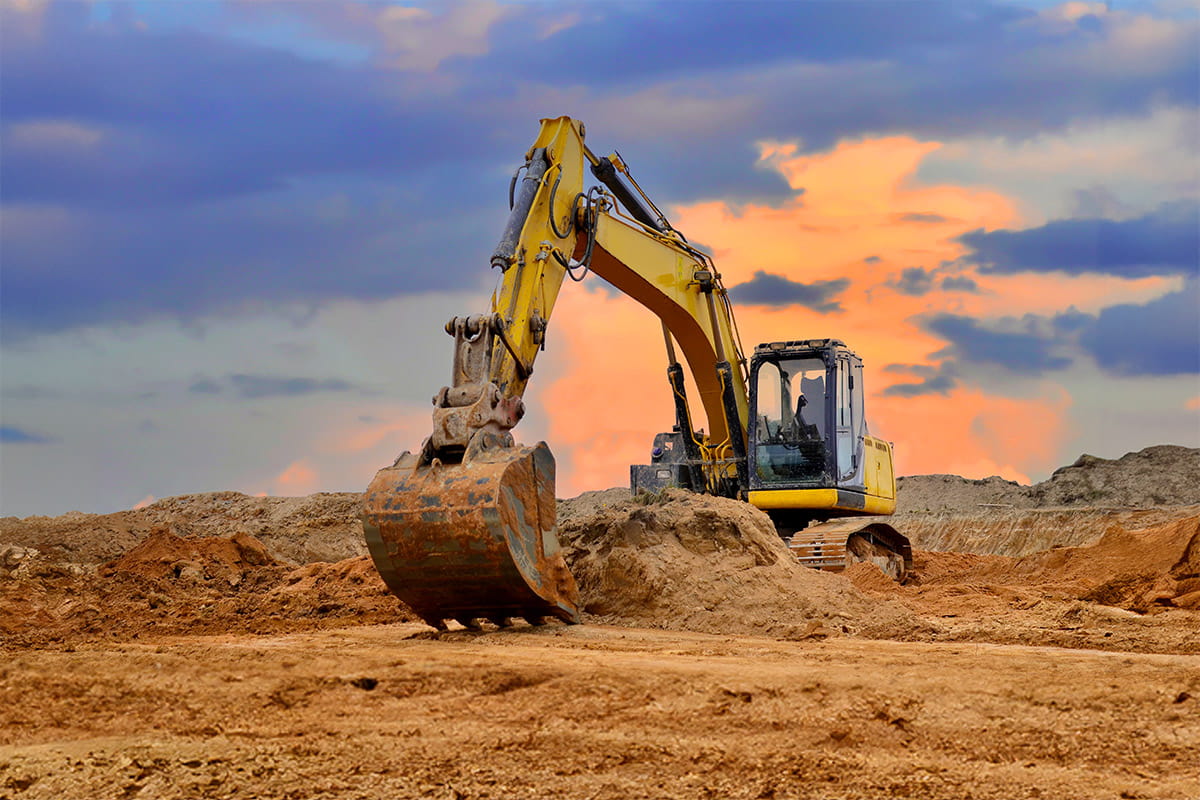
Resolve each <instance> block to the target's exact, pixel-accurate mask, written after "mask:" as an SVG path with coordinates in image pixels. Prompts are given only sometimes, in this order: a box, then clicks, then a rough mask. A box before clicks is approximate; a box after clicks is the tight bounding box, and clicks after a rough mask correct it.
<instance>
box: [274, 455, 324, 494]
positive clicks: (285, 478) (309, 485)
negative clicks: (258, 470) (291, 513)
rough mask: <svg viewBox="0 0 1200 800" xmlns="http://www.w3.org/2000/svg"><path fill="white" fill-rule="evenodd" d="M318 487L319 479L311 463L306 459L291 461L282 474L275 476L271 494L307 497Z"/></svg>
mask: <svg viewBox="0 0 1200 800" xmlns="http://www.w3.org/2000/svg"><path fill="white" fill-rule="evenodd" d="M319 487H320V479H319V476H318V475H317V471H316V469H314V467H313V465H312V462H311V461H309V460H308V459H306V458H305V459H301V460H299V461H293V462H292V463H291V464H289V465H288V466H287V468H286V469H284V470H283V472H281V473H279V474H278V475H277V476H275V479H274V482H273V486H272V488H273V489H274V491H273V492H272V494H280V495H291V496H297V495H307V494H312V493H313V492H315V491H316V490H317V489H318V488H319Z"/></svg>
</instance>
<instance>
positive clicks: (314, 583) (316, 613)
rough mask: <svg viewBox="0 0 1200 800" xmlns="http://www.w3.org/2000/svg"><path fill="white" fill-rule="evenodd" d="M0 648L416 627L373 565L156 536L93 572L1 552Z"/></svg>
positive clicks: (242, 542)
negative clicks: (299, 563)
mask: <svg viewBox="0 0 1200 800" xmlns="http://www.w3.org/2000/svg"><path fill="white" fill-rule="evenodd" d="M0 562H2V563H5V564H8V565H10V566H9V567H7V568H6V569H5V570H4V572H3V573H2V574H0V611H2V612H3V613H0V646H11V647H29V646H45V645H48V644H54V643H72V642H76V641H81V640H90V639H98V638H99V639H104V638H119V639H128V638H135V639H136V638H138V637H139V636H140V635H142V634H149V633H157V634H223V633H272V632H281V631H295V630H305V629H311V628H323V627H341V626H347V625H365V624H376V623H381V622H397V621H404V620H409V619H412V614H411V612H409V611H408V609H407V608H406V607H405V606H404V605H403V604H402V603H401V602H400V601H399V600H397V599H396V598H395V597H393V596H392V595H391V594H390V593H389V592H388V591H387V588H386V587H385V586H384V584H383V581H382V580H381V579H380V578H379V575H378V573H376V572H375V569H374V567H373V566H372V565H371V564H370V562H369V559H367V558H366V557H358V558H352V559H346V560H343V561H339V562H336V563H314V564H309V565H307V566H303V567H300V568H299V569H296V568H294V567H292V566H289V565H285V564H282V563H280V562H279V561H277V560H276V559H275V558H274V557H273V556H272V555H271V553H270V552H269V550H268V549H267V548H266V546H265V545H264V544H263V543H262V542H260V541H258V540H257V539H255V538H254V537H252V536H249V535H248V534H245V533H238V534H236V535H234V536H232V537H200V538H193V539H185V538H183V537H180V536H177V535H175V534H174V533H172V532H170V531H168V530H166V529H158V530H155V531H154V532H153V533H151V535H150V536H149V537H148V538H146V539H145V540H144V541H142V542H141V543H140V544H138V545H137V546H135V547H134V548H132V549H131V550H129V551H128V552H127V553H125V554H124V555H122V556H121V557H119V558H117V559H114V560H112V561H109V562H107V563H104V564H101V565H99V566H90V567H89V566H87V565H80V564H77V563H63V562H61V561H57V560H55V559H47V558H44V557H43V556H42V555H41V554H40V553H38V552H37V551H36V550H32V549H31V548H18V547H15V546H8V547H4V548H0Z"/></svg>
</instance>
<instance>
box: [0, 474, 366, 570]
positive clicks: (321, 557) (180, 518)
mask: <svg viewBox="0 0 1200 800" xmlns="http://www.w3.org/2000/svg"><path fill="white" fill-rule="evenodd" d="M360 502H361V495H358V494H353V493H348V492H346V493H336V494H335V493H327V492H322V493H319V494H312V495H308V496H307V497H249V496H247V495H244V494H241V493H240V492H210V493H208V494H190V495H182V496H180V497H168V498H164V499H162V500H159V501H157V502H155V503H151V504H150V505H148V506H146V507H145V508H139V509H132V510H129V511H119V512H117V513H115V514H81V513H79V512H77V511H73V512H71V513H69V514H63V515H62V516H59V517H25V518H24V519H19V518H17V517H3V518H0V543H3V544H11V545H18V546H22V547H31V548H34V549H36V550H38V551H39V552H40V553H41V554H42V556H43V557H45V558H46V559H49V560H52V561H57V562H63V563H78V564H98V563H101V562H104V561H109V560H111V559H114V558H118V557H120V556H121V555H123V554H124V553H126V552H128V551H129V550H131V549H132V548H133V547H135V546H136V545H138V544H139V543H140V542H142V541H143V540H144V539H145V538H146V537H148V536H149V535H150V534H151V533H152V532H153V531H154V530H156V529H159V528H164V527H167V528H170V530H171V531H172V532H173V533H174V534H175V535H177V536H180V537H182V538H185V539H193V538H197V537H206V536H225V537H228V536H232V535H234V534H237V533H243V534H247V535H249V536H253V537H254V538H255V539H258V540H259V541H260V542H262V543H263V544H265V545H266V546H267V549H268V550H269V551H270V552H271V555H272V557H274V558H276V559H279V560H281V561H287V562H291V563H294V564H307V563H310V562H313V561H340V560H342V559H345V558H353V557H356V556H360V555H363V554H365V553H366V544H365V543H364V542H363V537H362V525H361V523H360V521H359V518H358V511H359V505H360ZM0 546H3V545H0Z"/></svg>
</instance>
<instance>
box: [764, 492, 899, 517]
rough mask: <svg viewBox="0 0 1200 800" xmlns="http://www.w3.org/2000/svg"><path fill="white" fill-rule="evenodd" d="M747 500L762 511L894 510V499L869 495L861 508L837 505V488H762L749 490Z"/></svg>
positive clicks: (855, 512)
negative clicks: (808, 509)
mask: <svg viewBox="0 0 1200 800" xmlns="http://www.w3.org/2000/svg"><path fill="white" fill-rule="evenodd" d="M749 500H750V504H751V505H753V506H754V507H756V508H761V509H762V510H763V511H768V510H775V509H801V508H811V509H816V510H822V509H828V510H831V511H842V512H845V513H847V514H872V515H874V514H891V513H893V512H894V511H895V510H896V501H895V500H894V499H892V498H886V497H871V496H869V495H868V496H867V497H866V498H865V501H866V502H865V505H864V506H863V507H861V508H859V507H857V506H852V505H849V504H847V505H839V504H838V490H837V489H762V490H758V491H752V492H750V497H749Z"/></svg>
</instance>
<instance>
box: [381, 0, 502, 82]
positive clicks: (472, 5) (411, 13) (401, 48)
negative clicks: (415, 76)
mask: <svg viewBox="0 0 1200 800" xmlns="http://www.w3.org/2000/svg"><path fill="white" fill-rule="evenodd" d="M439 10H440V12H441V13H437V14H435V13H433V12H432V11H430V10H429V9H426V8H415V7H411V6H386V7H384V8H383V9H382V10H380V12H379V16H378V18H377V20H378V21H377V24H378V26H379V29H380V32H381V33H382V35H383V39H384V42H385V46H386V49H387V52H388V64H389V65H390V66H394V67H397V68H399V69H410V70H419V71H422V72H431V71H433V70H435V69H437V67H438V65H439V64H441V63H442V62H443V61H445V60H446V59H448V58H452V57H454V56H481V55H484V54H485V53H487V52H488V49H489V48H488V33H489V31H490V30H491V28H492V26H493V25H495V24H496V22H498V21H499V20H500V19H502V18H503V17H504V16H505V15H506V13H507V12H508V11H509V9H506V8H505V7H504V6H502V5H500V4H499V3H497V2H494V0H464V1H463V2H456V3H450V4H446V5H444V6H441V7H440V9H439Z"/></svg>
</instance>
